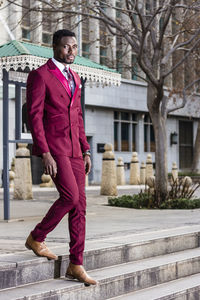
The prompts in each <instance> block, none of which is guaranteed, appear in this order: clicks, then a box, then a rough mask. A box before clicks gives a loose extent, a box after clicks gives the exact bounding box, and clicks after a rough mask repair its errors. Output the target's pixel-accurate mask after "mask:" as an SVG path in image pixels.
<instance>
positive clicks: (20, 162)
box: [14, 144, 33, 200]
mask: <svg viewBox="0 0 200 300" xmlns="http://www.w3.org/2000/svg"><path fill="white" fill-rule="evenodd" d="M18 146H19V148H18V149H17V151H16V159H15V179H14V184H15V187H14V199H19V200H26V199H33V193H32V175H31V162H30V151H29V150H28V149H27V148H26V147H27V144H18Z"/></svg>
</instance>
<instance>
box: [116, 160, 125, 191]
mask: <svg viewBox="0 0 200 300" xmlns="http://www.w3.org/2000/svg"><path fill="white" fill-rule="evenodd" d="M125 184H126V182H125V170H124V162H123V158H122V157H119V158H118V164H117V185H125Z"/></svg>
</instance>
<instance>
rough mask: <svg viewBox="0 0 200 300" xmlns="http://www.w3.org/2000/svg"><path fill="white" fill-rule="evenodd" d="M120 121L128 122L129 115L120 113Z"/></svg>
mask: <svg viewBox="0 0 200 300" xmlns="http://www.w3.org/2000/svg"><path fill="white" fill-rule="evenodd" d="M121 119H122V120H129V113H126V112H122V113H121Z"/></svg>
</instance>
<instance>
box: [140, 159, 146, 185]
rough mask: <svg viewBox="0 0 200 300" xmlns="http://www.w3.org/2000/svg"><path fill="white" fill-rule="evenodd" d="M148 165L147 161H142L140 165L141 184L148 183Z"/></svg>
mask: <svg viewBox="0 0 200 300" xmlns="http://www.w3.org/2000/svg"><path fill="white" fill-rule="evenodd" d="M145 179H146V166H145V163H144V162H142V163H141V167H140V184H145V183H146V180H145Z"/></svg>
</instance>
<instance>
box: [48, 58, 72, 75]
mask: <svg viewBox="0 0 200 300" xmlns="http://www.w3.org/2000/svg"><path fill="white" fill-rule="evenodd" d="M52 62H53V63H54V64H55V65H56V67H57V68H58V69H59V70H60V71H61V72H63V71H64V69H65V68H67V69H68V70H69V65H66V67H65V66H64V65H63V64H62V63H60V62H59V61H57V60H56V59H55V58H54V57H52Z"/></svg>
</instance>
